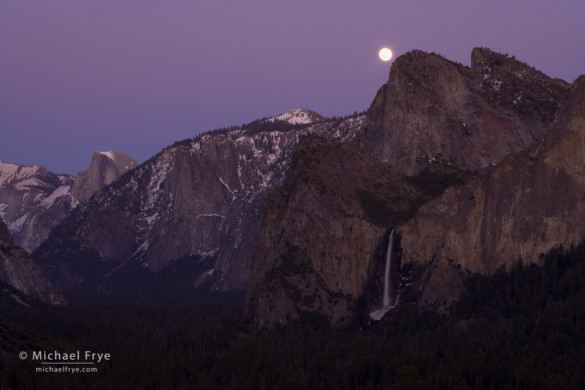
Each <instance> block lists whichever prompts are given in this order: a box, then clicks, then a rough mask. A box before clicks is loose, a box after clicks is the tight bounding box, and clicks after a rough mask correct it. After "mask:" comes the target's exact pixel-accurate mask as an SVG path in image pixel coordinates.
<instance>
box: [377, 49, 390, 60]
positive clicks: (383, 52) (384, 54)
mask: <svg viewBox="0 0 585 390" xmlns="http://www.w3.org/2000/svg"><path fill="white" fill-rule="evenodd" d="M378 55H379V56H380V59H381V60H382V61H386V62H387V61H390V59H391V58H392V50H390V49H388V48H387V47H384V48H382V49H380V51H379V52H378Z"/></svg>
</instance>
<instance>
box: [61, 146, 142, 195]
mask: <svg viewBox="0 0 585 390" xmlns="http://www.w3.org/2000/svg"><path fill="white" fill-rule="evenodd" d="M137 166H138V162H136V160H134V159H133V158H132V157H130V156H128V155H126V154H124V153H121V152H113V151H112V152H93V155H92V156H91V162H90V163H89V167H88V168H87V169H86V170H85V171H83V172H79V173H78V174H77V176H76V177H75V182H74V183H73V185H72V186H71V195H73V197H74V198H75V199H77V200H78V201H79V202H83V201H86V200H88V199H89V198H91V196H92V195H93V194H94V193H95V192H96V191H98V190H101V189H102V188H104V187H106V186H108V185H110V184H112V183H113V182H114V181H116V180H118V179H119V178H120V176H122V175H123V174H124V173H126V172H127V171H129V170H131V169H134V168H136V167H137Z"/></svg>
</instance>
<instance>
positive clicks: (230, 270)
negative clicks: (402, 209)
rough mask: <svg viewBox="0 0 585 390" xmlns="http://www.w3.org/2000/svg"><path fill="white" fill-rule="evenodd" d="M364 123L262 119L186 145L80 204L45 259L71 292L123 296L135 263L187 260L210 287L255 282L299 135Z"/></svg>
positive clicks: (339, 131)
mask: <svg viewBox="0 0 585 390" xmlns="http://www.w3.org/2000/svg"><path fill="white" fill-rule="evenodd" d="M363 121H364V117H363V116H362V117H359V116H358V117H352V118H347V119H346V120H344V121H324V122H320V123H318V124H314V125H313V124H309V125H306V126H304V127H299V125H294V126H293V127H292V128H291V129H289V130H286V129H283V127H282V125H279V128H280V129H281V130H280V131H272V130H271V126H274V124H271V123H270V122H264V123H261V122H257V123H255V124H254V128H253V131H252V130H247V129H235V130H229V131H227V130H226V131H216V132H211V133H208V134H205V135H202V136H200V137H197V138H196V139H194V140H191V139H189V140H185V141H181V142H178V143H176V144H175V145H173V146H172V147H169V148H167V149H165V150H164V151H162V152H161V153H159V154H158V155H157V156H155V157H153V158H152V159H150V160H149V161H147V162H145V163H144V164H142V165H140V166H139V167H138V168H136V169H135V170H133V171H132V172H130V173H129V174H127V175H125V176H123V178H122V179H121V180H119V181H117V182H116V183H114V184H113V185H112V186H110V187H108V188H107V189H106V190H104V191H102V192H100V193H98V194H96V195H95V196H94V197H93V198H91V199H90V200H89V201H88V202H87V203H84V204H82V205H80V206H79V207H78V208H77V209H76V210H75V211H74V212H73V213H72V215H71V216H70V218H68V219H67V220H65V221H64V222H63V224H61V225H60V226H59V227H58V228H57V229H55V230H54V231H53V232H52V234H51V236H50V238H49V240H47V242H46V243H45V245H43V246H42V247H41V248H39V250H38V251H37V252H36V253H35V259H36V260H37V261H38V262H39V264H41V266H42V267H43V270H44V272H45V273H46V274H47V275H48V276H49V279H50V280H51V281H53V282H54V283H55V285H56V286H57V287H58V288H59V289H60V290H61V291H68V290H70V289H73V288H76V286H81V285H86V286H87V285H88V284H90V283H91V284H92V287H90V289H92V290H93V291H94V292H97V291H104V290H107V291H108V293H111V294H116V287H112V286H111V283H110V280H111V279H112V278H115V277H116V275H121V274H122V273H123V272H124V269H125V268H128V267H133V266H136V265H137V264H138V265H140V267H139V268H140V270H142V271H144V272H150V273H160V272H163V271H164V270H165V269H167V268H168V267H170V266H172V265H173V264H175V263H177V261H184V262H188V263H191V264H200V265H201V267H203V266H204V265H205V267H206V268H205V270H204V272H203V274H202V275H206V276H208V277H209V282H210V283H211V285H208V286H207V288H212V289H217V290H221V291H229V290H233V289H245V288H246V287H247V284H248V274H249V261H250V259H251V258H252V256H253V253H254V250H255V248H256V244H257V241H258V236H259V232H260V224H261V215H262V208H263V198H264V194H265V192H266V191H267V189H269V188H271V187H273V186H274V185H278V184H280V182H281V181H282V179H283V177H284V172H285V171H286V168H287V167H288V163H289V161H290V156H291V155H292V152H293V150H294V148H295V146H296V144H297V142H298V139H299V137H301V136H302V135H304V134H309V133H315V134H323V135H326V136H329V137H334V138H335V139H351V138H353V135H354V134H355V133H356V132H357V131H358V130H359V129H360V128H361V126H362V125H363ZM200 282H202V280H198V282H197V283H195V284H197V285H201V283H200ZM120 288H125V287H124V286H120Z"/></svg>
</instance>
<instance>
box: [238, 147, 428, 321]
mask: <svg viewBox="0 0 585 390" xmlns="http://www.w3.org/2000/svg"><path fill="white" fill-rule="evenodd" d="M427 197H428V194H424V193H423V192H422V191H420V189H419V186H417V182H416V180H412V179H409V178H405V177H403V176H402V175H400V174H398V173H397V172H395V171H394V170H392V169H391V168H390V167H389V166H387V165H386V164H384V163H382V162H380V161H379V160H377V159H375V158H373V157H371V156H368V155H366V154H364V153H362V152H361V151H359V150H358V149H357V148H355V147H353V146H352V145H350V144H342V143H338V142H334V141H331V140H325V139H323V138H319V137H315V136H307V137H305V138H303V139H302V140H301V141H300V143H299V146H298V147H297V149H296V151H295V153H294V156H293V158H292V162H291V165H290V167H289V169H288V171H287V173H286V179H285V181H284V182H283V184H282V185H281V186H280V187H277V188H274V189H273V190H271V191H270V193H269V195H268V196H267V199H266V206H265V212H264V219H263V223H262V231H261V235H260V240H259V243H258V247H257V250H256V253H255V255H254V258H253V261H252V264H251V270H250V284H249V289H248V296H247V300H246V310H247V312H248V313H250V314H251V315H252V316H253V317H254V320H255V322H256V324H257V325H258V326H259V327H271V326H273V325H274V324H284V323H287V322H289V321H291V320H295V319H299V318H301V317H302V316H303V315H304V314H307V313H313V314H314V313H318V314H320V315H323V316H325V317H327V319H328V320H329V321H330V322H331V323H332V324H333V325H342V324H344V323H347V322H349V321H350V320H352V319H353V317H354V312H355V309H356V302H357V298H358V296H360V295H362V294H365V290H366V287H367V286H366V285H367V284H368V282H369V281H370V280H371V279H372V278H375V279H377V280H378V281H379V282H381V281H382V280H383V275H384V268H385V251H384V249H383V248H386V246H387V231H388V230H389V227H390V226H396V225H399V224H401V223H404V222H405V221H406V220H407V219H408V218H409V217H410V216H411V215H413V214H414V211H415V210H416V208H417V206H418V205H420V204H421V203H422V202H423V201H424V200H425V199H427ZM395 275H396V278H397V279H396V282H398V273H396V274H395ZM374 284H378V285H380V283H374ZM380 287H381V288H379V289H378V291H377V297H378V298H379V299H378V302H376V304H378V305H380V304H381V301H380V300H381V296H382V293H381V291H382V290H383V285H382V286H380ZM374 308H375V309H377V308H379V306H378V307H372V309H374Z"/></svg>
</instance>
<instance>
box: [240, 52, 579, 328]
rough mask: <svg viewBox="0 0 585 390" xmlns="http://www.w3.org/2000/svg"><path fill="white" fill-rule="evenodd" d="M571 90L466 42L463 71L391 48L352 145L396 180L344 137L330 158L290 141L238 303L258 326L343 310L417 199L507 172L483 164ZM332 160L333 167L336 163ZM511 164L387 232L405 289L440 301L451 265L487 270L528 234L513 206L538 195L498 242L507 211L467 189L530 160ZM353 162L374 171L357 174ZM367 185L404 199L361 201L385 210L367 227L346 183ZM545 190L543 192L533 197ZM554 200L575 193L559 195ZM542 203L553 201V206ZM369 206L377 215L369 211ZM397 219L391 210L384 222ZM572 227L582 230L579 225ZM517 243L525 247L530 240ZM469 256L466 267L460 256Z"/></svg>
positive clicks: (539, 129) (365, 289)
mask: <svg viewBox="0 0 585 390" xmlns="http://www.w3.org/2000/svg"><path fill="white" fill-rule="evenodd" d="M569 91H570V85H569V84H567V83H565V82H563V81H560V80H553V79H551V78H549V77H547V76H545V75H543V74H542V73H540V72H538V71H536V70H534V69H533V68H531V67H529V66H527V65H525V64H523V63H520V62H519V61H516V60H515V59H513V58H510V57H508V56H507V55H502V54H497V53H494V52H491V51H489V50H487V49H474V50H473V53H472V66H471V68H467V67H464V66H462V65H459V64H455V63H453V62H450V61H447V60H445V59H444V58H442V57H440V56H438V55H435V54H427V53H423V52H418V51H415V52H411V53H408V54H406V55H404V56H402V57H399V58H398V59H397V60H396V62H395V63H394V65H393V67H392V70H391V72H390V79H389V81H388V84H387V85H386V86H384V87H382V89H381V90H380V91H379V92H378V94H377V96H376V98H375V99H374V101H373V103H372V106H371V108H370V110H369V111H368V122H367V129H366V130H365V131H364V132H363V133H362V134H361V135H360V136H359V137H358V138H357V141H358V142H359V145H360V148H361V149H362V150H363V151H364V153H365V154H370V155H373V156H374V157H376V158H377V159H379V160H382V161H385V162H387V163H388V164H389V166H390V167H391V168H395V169H396V171H398V172H400V173H402V174H404V175H405V176H401V175H398V174H397V173H396V171H392V172H393V173H392V175H391V174H390V173H388V172H386V173H384V170H383V169H378V170H377V169H375V168H373V166H374V165H372V166H370V167H368V168H365V165H363V164H364V163H363V161H364V157H363V155H360V154H357V153H355V152H353V153H352V152H350V151H349V150H348V149H347V148H348V147H347V146H345V147H344V151H343V153H341V154H336V153H334V152H331V150H333V146H329V148H327V147H325V146H322V149H323V150H329V152H326V153H323V152H321V153H320V152H319V151H318V150H314V149H311V147H310V143H309V144H306V143H301V145H300V146H299V149H298V150H297V153H298V154H299V157H298V158H297V159H293V163H292V164H291V167H290V169H289V171H288V172H287V178H286V180H285V182H284V184H283V185H282V186H281V187H280V188H278V190H274V191H273V192H271V194H270V196H269V197H268V199H267V205H266V211H265V219H264V223H263V228H262V232H261V237H260V241H259V245H258V249H257V251H256V255H255V256H254V260H253V263H252V268H251V277H250V289H249V291H248V299H247V310H248V311H249V312H250V313H251V314H252V315H253V316H254V318H255V320H256V323H257V324H258V326H271V325H273V324H275V323H286V322H288V321H290V320H294V319H297V318H300V317H302V315H303V314H305V313H307V312H318V313H320V314H323V315H325V316H327V317H328V319H329V320H330V321H331V322H332V323H333V324H340V323H343V321H344V320H347V318H348V317H349V316H350V315H351V313H352V310H354V306H355V303H356V299H357V297H358V296H360V295H362V296H365V297H366V298H367V297H368V294H369V295H370V297H371V296H373V295H376V294H375V291H374V294H372V291H371V290H372V287H371V286H372V278H371V277H372V276H373V275H374V276H376V277H377V278H378V279H381V277H380V274H381V272H380V271H381V268H382V267H381V266H380V265H379V264H380V258H383V256H384V255H383V252H382V253H380V249H379V248H380V245H381V244H382V242H383V241H384V239H383V237H384V234H385V233H386V234H387V232H388V231H389V229H390V228H391V227H392V226H396V225H400V224H402V223H404V222H405V221H406V220H407V219H408V218H410V216H414V215H415V212H416V210H417V207H418V206H419V205H420V204H422V200H425V199H426V200H428V199H430V198H432V197H433V196H439V195H441V193H442V191H443V189H444V188H445V187H447V186H449V185H453V184H456V183H457V181H459V182H461V181H467V180H468V179H469V178H470V177H471V176H473V175H476V176H477V175H485V174H487V173H488V172H490V171H491V172H492V173H491V174H490V176H488V177H489V178H491V177H492V176H493V175H497V172H499V171H500V170H501V171H504V172H508V170H509V168H501V167H502V166H504V165H499V166H497V167H496V168H495V169H494V168H493V167H494V165H496V164H497V163H498V162H499V161H502V160H504V161H505V162H509V161H513V160H514V158H516V157H507V156H509V155H510V154H511V153H514V152H521V151H524V150H528V149H529V148H531V147H532V146H533V145H534V144H535V143H536V142H538V141H539V140H541V139H542V138H543V136H544V135H545V133H547V129H548V128H549V125H550V124H551V123H553V121H554V119H555V118H556V116H557V114H558V112H559V107H561V106H562V105H564V104H565V101H566V97H567V96H568V95H569ZM572 99H573V98H572ZM565 111H566V110H565ZM563 115H564V114H563ZM555 123H556V122H555ZM555 126H557V125H556V124H555ZM547 139H548V138H547ZM542 142H545V141H542ZM579 145H581V143H579ZM303 153H304V154H303ZM303 156H305V157H303ZM307 156H318V158H317V157H316V158H314V159H312V158H308V157H307ZM358 156H361V157H358ZM315 160H318V162H315ZM530 161H532V160H530ZM502 164H504V163H502ZM332 167H344V169H341V168H339V172H336V170H335V168H332ZM360 167H361V168H362V169H360ZM520 167H521V168H518V169H516V170H514V172H515V174H514V175H512V176H510V177H508V178H507V179H506V180H505V181H504V182H502V181H501V178H496V176H493V177H494V179H486V178H480V179H476V180H475V181H473V182H472V183H471V184H469V185H467V186H455V187H452V188H450V189H448V190H447V191H446V192H445V194H444V195H442V196H441V197H440V198H439V199H438V200H435V201H431V202H429V203H428V204H426V205H424V206H422V208H421V209H420V211H419V213H418V214H416V215H417V217H416V218H414V219H412V220H411V221H410V222H408V223H407V224H406V226H404V227H402V228H400V229H399V230H398V232H397V235H398V236H399V237H401V240H398V242H400V241H401V242H402V248H403V251H404V256H403V257H404V258H403V267H402V269H403V273H404V275H406V274H407V273H408V275H410V276H408V277H406V278H405V279H408V281H407V282H405V284H410V283H411V282H413V283H414V284H418V286H416V288H415V290H417V291H418V294H417V295H418V299H419V302H420V303H421V304H423V305H426V306H430V305H434V306H435V307H436V308H438V309H439V310H442V309H445V308H446V306H448V305H449V304H450V303H452V302H453V301H454V300H455V299H457V295H458V293H459V292H460V291H461V290H462V289H463V288H464V283H463V278H464V272H463V271H462V270H461V267H463V268H464V269H467V270H471V271H484V272H492V271H494V270H495V269H496V268H497V267H498V266H499V265H500V264H501V262H500V261H499V260H498V259H499V257H498V256H500V255H501V253H498V245H502V244H504V245H508V249H510V248H518V247H521V243H522V242H524V241H523V240H525V239H527V234H533V232H536V231H538V227H539V226H540V225H539V224H542V223H543V221H542V220H541V219H535V220H534V221H533V225H531V226H527V221H526V220H525V219H523V217H522V216H524V215H525V214H526V213H527V210H529V208H530V205H531V204H539V203H538V201H537V199H532V198H531V199H526V200H525V203H523V204H522V206H521V210H520V211H519V214H520V218H518V219H516V222H514V224H515V225H516V226H517V229H519V230H518V231H516V232H514V234H512V235H511V237H512V238H513V240H512V242H509V243H508V244H505V241H506V239H507V238H505V237H504V236H502V234H504V235H506V234H510V229H511V227H512V226H511V225H512V220H511V219H506V218H503V219H501V220H499V222H496V220H495V219H493V218H492V214H490V212H487V211H486V209H485V208H486V207H489V206H488V205H489V201H488V200H486V198H485V196H482V195H481V194H480V193H479V192H481V191H480V190H477V189H476V187H474V186H480V187H481V186H482V185H483V184H482V183H483V182H482V180H492V182H491V184H490V185H489V186H488V188H492V189H496V190H498V191H502V190H501V188H502V187H506V186H507V187H506V188H512V187H514V185H517V184H518V183H519V182H521V181H519V178H518V175H522V174H524V172H532V170H533V169H536V168H535V167H533V166H532V165H530V164H527V163H525V162H522V164H521V165H520ZM386 169H388V167H386ZM358 172H359V173H358ZM364 172H373V174H372V176H371V177H368V175H367V174H364ZM551 172H552V171H551ZM373 177H375V178H376V179H375V180H374V179H373ZM364 179H365V182H364ZM538 182H539V178H538V177H535V178H533V179H532V180H530V181H529V182H528V183H526V188H525V189H523V191H524V192H522V191H521V192H519V193H516V192H513V191H512V192H505V193H503V194H501V195H498V198H499V201H498V202H497V203H498V206H497V207H496V209H499V210H502V209H503V208H506V207H515V206H514V202H513V201H512V199H523V196H524V195H523V194H524V193H531V194H534V193H536V192H535V190H531V188H532V186H535V185H536V183H538ZM368 183H376V187H374V188H378V190H379V189H380V188H385V189H386V191H392V190H394V191H402V196H404V198H405V199H409V200H410V201H411V203H410V208H409V209H406V210H404V209H403V210H402V211H401V210H399V209H396V208H393V204H395V203H396V201H398V199H401V197H400V196H399V197H395V198H394V199H393V200H390V199H388V198H385V197H380V196H378V197H375V198H377V199H376V201H373V199H371V198H370V201H369V202H367V203H369V204H370V205H372V204H376V205H378V206H379V205H383V208H384V209H386V213H387V214H386V215H387V218H385V219H383V220H382V221H380V222H381V223H380V224H378V225H376V224H372V223H371V222H372V221H371V220H368V218H367V215H365V214H363V213H362V211H365V210H366V209H360V208H359V207H357V206H356V191H358V193H359V191H362V190H356V188H367V190H365V192H367V193H370V194H372V193H373V192H372V191H373V190H372V188H371V187H368ZM413 185H414V186H413ZM555 185H556V184H555ZM556 188H560V187H556ZM562 188H565V189H566V188H567V186H562ZM568 188H570V189H573V188H574V186H572V185H569V187H568ZM458 191H459V192H461V193H459V192H458ZM514 191H515V190H514ZM530 191H532V192H530ZM558 191H562V190H560V189H559V190H558ZM546 194H547V192H545V191H544V190H543V191H542V192H541V193H540V195H539V197H541V198H542V197H546V196H547V195H546ZM565 197H567V198H568V199H567V201H568V200H569V199H573V200H574V199H575V197H574V196H573V195H571V194H570V193H569V194H567V195H565ZM417 199H418V200H419V201H417ZM553 199H554V197H553ZM469 204H474V205H475V206H476V208H470V207H468V206H469ZM574 207H577V205H574ZM546 209H547V210H551V211H552V210H553V207H552V205H551V206H547V207H546ZM486 212H487V215H486ZM540 213H542V211H540ZM373 214H374V215H383V214H385V213H384V212H380V211H379V210H378V212H374V213H373ZM397 217H403V219H402V220H401V221H396V219H400V218H397ZM484 217H485V220H484V219H483V218H484ZM392 218H394V221H390V219H392ZM478 221H482V222H478ZM576 221H577V220H575V222H576ZM549 224H551V222H549ZM543 226H546V224H544V225H543ZM555 226H557V227H559V228H560V227H561V226H560V225H555ZM551 227H552V225H551ZM522 229H536V230H534V231H532V230H526V231H524V230H522ZM577 230H579V229H577ZM528 231H531V232H532V233H528ZM490 232H491V233H490ZM565 233H566V231H565V230H564V229H561V230H560V231H558V232H555V234H557V235H558V237H567V236H566V234H565ZM534 234H535V233H534ZM539 234H540V233H539ZM547 234H549V235H550V233H547ZM506 237H507V236H506ZM575 237H581V238H582V237H584V236H583V234H581V233H580V232H579V231H578V232H577V233H576V234H575ZM543 240H544V239H543ZM546 240H548V236H547V238H546ZM526 245H527V249H528V246H529V245H533V242H531V243H530V244H526ZM488 247H489V249H487V248H488ZM537 247H538V245H536V246H535V247H534V248H532V247H530V250H533V251H534V250H537V249H538V250H541V249H542V250H543V251H544V250H545V249H546V248H550V245H548V244H547V245H546V248H544V247H542V248H540V247H538V248H537ZM401 251H402V249H401V250H398V252H401ZM477 253H480V254H481V256H479V255H477ZM519 254H520V255H525V254H526V253H525V252H522V253H520V252H518V253H514V256H512V261H515V260H516V259H517V258H518V255H519ZM453 259H454V260H453ZM471 262H473V263H475V264H476V266H470V264H471ZM412 275H414V276H412ZM393 288H394V287H393ZM377 289H378V292H377V294H378V296H379V295H380V291H379V290H380V288H379V287H378V288H377ZM409 289H410V287H409ZM374 290H376V286H374ZM411 292H412V291H411ZM411 292H409V293H408V294H411ZM437 303H438V306H437ZM370 309H372V308H370Z"/></svg>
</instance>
